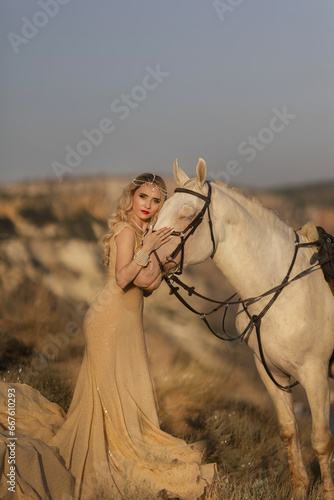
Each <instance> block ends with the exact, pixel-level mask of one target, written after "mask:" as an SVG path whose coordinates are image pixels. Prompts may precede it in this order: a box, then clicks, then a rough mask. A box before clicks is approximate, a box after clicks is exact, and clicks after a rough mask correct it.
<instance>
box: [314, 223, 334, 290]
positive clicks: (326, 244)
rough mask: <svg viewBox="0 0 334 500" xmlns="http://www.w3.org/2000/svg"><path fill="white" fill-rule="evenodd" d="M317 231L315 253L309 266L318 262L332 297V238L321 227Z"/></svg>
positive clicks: (333, 275) (333, 265) (333, 266)
mask: <svg viewBox="0 0 334 500" xmlns="http://www.w3.org/2000/svg"><path fill="white" fill-rule="evenodd" d="M317 230H318V239H317V240H316V242H315V245H316V248H317V251H316V252H314V254H313V255H312V257H311V260H310V264H315V262H316V261H318V262H319V264H320V266H321V269H322V272H323V274H324V278H325V280H326V281H327V283H328V285H329V288H330V289H331V291H332V294H333V295H334V236H332V235H331V234H329V233H327V232H326V231H325V230H324V228H323V227H321V226H317ZM328 259H331V260H328Z"/></svg>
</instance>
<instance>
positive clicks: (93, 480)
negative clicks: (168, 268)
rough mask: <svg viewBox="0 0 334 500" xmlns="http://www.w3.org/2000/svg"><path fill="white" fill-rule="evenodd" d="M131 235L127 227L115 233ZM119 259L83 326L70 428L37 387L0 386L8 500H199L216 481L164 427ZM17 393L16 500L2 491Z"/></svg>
mask: <svg viewBox="0 0 334 500" xmlns="http://www.w3.org/2000/svg"><path fill="white" fill-rule="evenodd" d="M125 226H127V224H126V223H120V224H119V225H118V226H117V228H116V232H115V233H116V234H119V232H120V231H121V230H122V229H123V228H124V227H125ZM129 227H131V228H132V226H129ZM132 229H133V228H132ZM138 238H139V237H138V236H137V245H139V242H138ZM135 250H136V249H135ZM115 252H116V245H115V240H114V238H113V239H112V242H111V259H110V261H111V264H110V269H109V279H108V281H107V283H106V286H105V287H104V289H103V290H102V291H101V292H100V294H99V295H98V296H97V298H96V299H95V301H94V302H93V304H92V305H91V307H90V308H89V310H88V312H87V314H86V317H85V321H84V332H85V340H86V350H85V355H84V359H83V363H82V367H81V370H80V373H79V377H78V381H77V385H76V388H75V392H74V396H73V400H72V403H71V406H70V408H69V411H68V414H67V416H66V419H64V415H63V414H62V410H61V409H60V408H59V406H58V405H56V404H54V403H50V402H48V401H47V400H46V399H45V398H43V397H42V396H41V395H40V394H39V393H38V392H37V391H35V390H33V389H31V388H30V387H29V386H27V385H22V384H4V383H1V384H0V396H1V414H0V425H1V428H2V434H1V435H2V442H1V443H0V445H1V448H0V467H1V470H2V477H1V486H0V498H1V499H7V498H8V499H14V498H20V499H21V498H38V499H40V498H41V499H43V500H44V499H52V500H57V499H59V500H65V499H66V500H67V499H68V500H69V499H71V498H75V499H80V500H84V499H87V500H88V499H93V498H94V499H95V498H96V497H97V495H98V494H99V493H100V492H104V493H105V495H106V496H105V497H104V498H108V499H109V498H110V499H127V498H129V499H130V498H133V499H139V498H141V494H143V493H144V492H145V495H146V496H145V495H144V496H143V498H152V499H153V498H159V497H161V498H164V497H171V498H182V499H187V500H195V499H197V498H199V497H200V496H201V495H202V494H203V492H205V490H206V489H207V487H208V486H209V485H210V484H211V483H212V481H213V478H214V474H215V466H214V465H204V466H201V465H200V462H201V455H202V454H201V451H200V450H199V449H197V448H196V445H187V444H186V443H185V442H184V441H182V440H181V439H177V438H175V437H173V436H171V435H169V434H167V433H165V432H163V431H162V430H161V429H160V427H159V421H158V415H157V406H156V399H155V393H154V387H153V383H152V378H151V374H150V369H149V363H148V358H147V351H146V345H145V338H144V333H143V325H142V308H143V294H142V291H141V290H140V289H139V288H137V287H135V286H130V287H128V289H127V290H126V291H123V290H122V289H121V288H119V287H118V286H117V284H116V281H115V271H114V266H115ZM9 386H10V387H15V389H16V395H17V408H16V426H17V428H16V434H17V436H18V439H17V441H16V493H15V495H14V494H13V493H9V492H8V489H7V485H5V484H4V483H5V481H6V479H7V478H6V477H5V474H7V473H8V458H9V453H10V452H9V450H10V448H9V447H8V446H6V445H7V444H8V429H6V419H7V415H6V414H5V412H4V411H3V405H4V404H5V397H6V395H7V389H8V387H9ZM36 419H37V420H36ZM6 439H7V442H6ZM69 471H70V472H69ZM73 478H75V482H74V480H73ZM147 492H149V493H147ZM34 495H35V496H34ZM164 495H165V496H164Z"/></svg>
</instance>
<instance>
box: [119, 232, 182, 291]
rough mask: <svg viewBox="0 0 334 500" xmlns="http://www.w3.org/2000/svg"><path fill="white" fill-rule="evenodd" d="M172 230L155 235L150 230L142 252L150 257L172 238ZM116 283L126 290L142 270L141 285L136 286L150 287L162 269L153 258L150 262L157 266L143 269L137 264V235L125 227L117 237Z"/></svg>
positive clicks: (145, 238)
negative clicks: (135, 249)
mask: <svg viewBox="0 0 334 500" xmlns="http://www.w3.org/2000/svg"><path fill="white" fill-rule="evenodd" d="M171 231H172V228H162V229H160V230H158V231H157V232H155V233H153V232H152V229H150V230H149V231H148V233H147V235H146V236H145V237H144V240H143V246H142V251H143V252H144V253H145V254H147V255H150V254H151V252H153V250H156V249H158V248H159V247H160V246H161V245H163V244H164V243H165V242H166V241H168V240H169V238H170V233H171ZM115 242H116V269H115V276H116V283H117V284H118V286H119V287H121V288H122V289H124V288H126V287H127V286H128V285H129V284H130V283H131V282H133V281H134V280H135V278H136V276H137V275H138V274H139V272H140V271H141V270H142V274H143V275H142V277H141V279H140V283H141V284H139V283H138V284H137V282H136V283H134V284H135V285H136V286H140V287H147V286H150V285H151V284H152V283H153V281H155V280H156V279H157V277H158V275H159V273H160V269H159V266H158V263H157V262H156V259H154V260H153V258H152V256H151V258H150V260H151V261H152V263H153V262H154V261H155V262H156V264H155V265H154V264H153V265H151V263H150V264H149V265H148V266H146V267H147V268H148V269H147V270H146V267H145V268H143V266H140V265H139V264H137V263H136V262H135V261H134V259H133V250H134V248H135V235H134V232H133V231H132V229H130V228H129V227H125V228H124V229H123V230H122V231H121V232H120V233H119V234H118V235H117V236H116V237H115Z"/></svg>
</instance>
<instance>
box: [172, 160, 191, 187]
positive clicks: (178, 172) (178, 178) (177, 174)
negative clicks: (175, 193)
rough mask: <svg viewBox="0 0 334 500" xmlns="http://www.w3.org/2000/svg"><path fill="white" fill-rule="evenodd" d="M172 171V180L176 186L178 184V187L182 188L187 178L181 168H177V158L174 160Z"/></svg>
mask: <svg viewBox="0 0 334 500" xmlns="http://www.w3.org/2000/svg"><path fill="white" fill-rule="evenodd" d="M173 170H174V179H175V182H176V184H178V185H179V186H183V184H184V183H185V182H186V181H187V180H188V179H189V177H188V176H187V174H186V173H185V172H183V170H182V168H181V167H179V164H178V162H177V158H175V161H174V165H173Z"/></svg>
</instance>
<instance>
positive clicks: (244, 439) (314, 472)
mask: <svg viewBox="0 0 334 500" xmlns="http://www.w3.org/2000/svg"><path fill="white" fill-rule="evenodd" d="M29 286H30V288H29V287H27V288H25V290H22V291H21V292H20V293H19V294H16V296H15V298H14V297H8V298H7V299H6V301H4V302H3V303H2V305H1V307H0V312H1V315H2V320H1V327H2V330H3V333H4V334H3V335H2V337H1V342H0V365H1V367H2V377H3V378H4V379H5V380H6V381H24V382H26V383H29V384H30V385H32V386H33V387H34V388H36V389H38V390H39V391H40V392H41V393H42V394H43V395H44V396H46V397H47V398H48V399H49V400H51V401H54V402H57V403H58V404H60V405H61V406H62V407H63V408H64V409H65V410H67V408H68V406H69V403H70V400H71V396H72V392H73V385H72V384H69V382H68V376H67V374H66V373H65V372H64V371H63V368H62V369H60V368H59V367H63V366H64V364H62V361H63V360H64V359H65V360H66V359H67V358H68V357H69V356H70V353H72V354H73V353H75V352H76V347H75V346H76V344H75V342H74V344H71V343H70V344H69V345H68V346H67V347H66V349H64V351H61V353H60V355H59V356H58V357H57V358H56V359H53V360H52V359H51V360H48V362H47V364H46V366H45V368H44V369H43V370H40V371H38V372H36V371H34V370H31V369H30V368H31V366H32V362H33V359H34V355H35V354H36V349H37V344H38V342H37V336H38V337H41V336H42V338H44V337H46V336H47V332H50V331H61V330H62V329H63V328H64V324H65V323H66V322H67V321H70V320H73V321H74V320H75V321H77V322H79V321H82V317H79V316H78V314H77V312H76V310H75V308H73V307H72V306H70V305H68V304H66V303H63V302H62V301H61V300H59V299H56V298H55V297H53V296H52V295H51V294H50V293H49V292H46V291H45V290H44V289H43V287H38V286H36V285H29ZM14 299H15V308H14V306H13V303H14ZM31 299H33V301H34V304H35V306H34V307H31V306H29V305H28V304H29V302H30V303H31ZM14 310H15V316H14ZM13 318H15V319H13ZM36 332H37V334H36ZM43 336H44V337H43ZM75 341H77V343H78V346H79V347H78V349H79V351H78V352H76V354H77V357H78V359H80V358H81V355H82V351H80V345H82V339H80V341H78V340H77V339H75ZM171 359H172V361H171V364H170V367H169V369H168V374H167V375H164V376H156V390H157V395H158V400H159V404H160V417H161V423H162V428H163V429H164V430H166V431H168V432H171V433H173V434H174V435H176V436H178V437H181V438H184V439H185V440H186V441H187V442H189V443H190V442H191V443H192V442H194V441H199V440H203V439H206V440H207V450H206V454H205V458H204V459H205V462H207V463H212V462H216V463H217V466H218V470H219V478H218V480H217V482H216V484H215V487H214V489H213V491H211V492H210V494H209V493H208V494H207V495H206V497H205V498H206V500H209V499H210V500H219V499H224V500H225V499H229V500H241V499H242V500H244V499H254V500H255V499H256V500H257V499H277V500H278V499H288V498H291V487H290V475H289V468H288V463H287V458H286V454H285V451H284V449H283V446H282V444H281V441H280V439H279V436H278V428H277V423H276V419H275V417H274V414H273V410H272V409H271V408H269V407H267V406H266V405H263V404H259V401H257V399H256V397H255V396H254V401H253V403H251V402H250V400H249V399H248V400H246V399H244V400H243V399H240V398H238V397H237V396H235V395H236V394H238V392H237V391H236V385H237V384H239V383H240V380H241V379H240V378H238V377H236V376H233V373H232V372H231V371H229V370H226V369H223V368H222V370H221V371H217V369H216V368H215V369H212V370H210V369H209V368H208V367H207V366H206V367H204V366H203V365H201V363H200V362H199V361H195V360H194V359H193V358H192V357H191V356H190V355H187V354H185V353H182V352H181V353H180V352H179V351H177V355H175V356H174V358H173V357H172V358H171ZM154 372H156V373H158V371H157V370H155V369H154V366H153V373H154ZM246 376H247V374H246ZM251 387H252V385H251V381H250V386H249V390H251ZM263 390H264V389H263ZM254 394H256V391H255V392H254ZM299 420H300V422H299V423H300V427H301V438H302V445H303V448H304V456H305V457H306V463H307V464H308V470H309V474H310V478H311V484H312V489H311V492H310V495H309V500H319V499H320V498H321V490H320V484H319V470H318V467H317V465H316V462H315V460H314V458H313V455H312V454H311V451H310V443H309V430H310V422H309V420H308V419H307V418H304V419H303V418H300V419H299ZM305 452H306V453H305ZM104 498H107V496H105V495H103V493H101V494H100V495H98V496H97V497H96V500H103V499H104ZM150 498H152V495H150V493H149V492H145V491H136V492H135V493H131V494H130V493H129V495H128V496H127V499H128V500H132V499H133V500H135V499H136V500H140V499H141V500H144V499H150Z"/></svg>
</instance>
